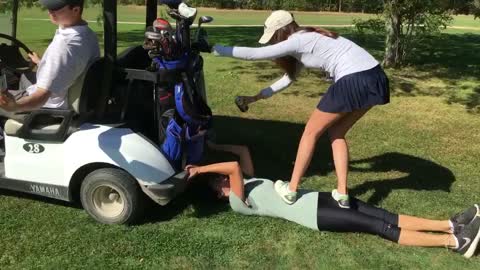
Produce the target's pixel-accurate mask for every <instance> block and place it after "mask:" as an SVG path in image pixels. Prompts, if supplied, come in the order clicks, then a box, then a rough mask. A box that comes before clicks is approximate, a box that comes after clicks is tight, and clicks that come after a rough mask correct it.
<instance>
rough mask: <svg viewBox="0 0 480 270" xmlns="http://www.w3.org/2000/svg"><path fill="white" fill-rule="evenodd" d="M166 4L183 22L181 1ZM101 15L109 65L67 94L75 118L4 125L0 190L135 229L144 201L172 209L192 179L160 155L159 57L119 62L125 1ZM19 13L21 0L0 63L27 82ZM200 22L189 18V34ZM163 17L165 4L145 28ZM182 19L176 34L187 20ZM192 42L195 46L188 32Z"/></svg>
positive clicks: (35, 116)
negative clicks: (78, 208)
mask: <svg viewBox="0 0 480 270" xmlns="http://www.w3.org/2000/svg"><path fill="white" fill-rule="evenodd" d="M167 2H168V4H169V6H170V8H171V10H173V11H174V13H175V14H177V15H178V10H175V8H178V5H179V4H180V3H181V1H167ZM103 8H104V10H103V18H104V22H103V23H104V41H105V45H104V57H102V58H101V59H99V60H97V61H96V62H94V63H93V64H92V65H91V66H90V67H89V68H88V70H85V72H84V74H83V75H82V76H81V77H80V78H78V80H77V81H76V82H75V83H74V85H73V86H72V87H71V88H70V89H69V92H68V103H69V105H70V109H69V110H57V109H41V110H37V111H33V112H30V113H23V114H17V115H15V117H13V118H12V119H8V120H7V121H6V123H5V126H4V137H5V157H4V159H3V162H1V163H0V188H3V189H9V190H15V191H21V192H27V193H32V194H36V195H41V196H46V197H51V198H55V199H59V200H65V201H72V202H74V201H81V203H82V205H83V207H84V209H85V210H86V211H87V213H88V214H89V215H91V216H92V217H93V218H94V219H95V220H97V221H98V222H102V223H107V224H129V223H134V222H135V221H137V220H138V218H139V217H141V216H142V214H143V210H144V203H145V199H148V198H149V199H151V200H153V201H155V202H156V203H158V204H160V205H165V204H167V203H168V202H170V201H171V200H172V199H173V198H175V196H176V195H178V194H179V193H180V192H182V191H183V190H184V188H185V186H186V182H185V173H184V172H183V170H182V167H180V168H175V166H173V165H172V164H171V161H169V160H168V159H167V158H166V157H165V154H164V152H163V151H162V149H161V145H162V140H163V139H164V138H163V136H162V124H161V120H162V119H161V117H162V115H161V114H160V113H161V112H159V111H158V107H159V106H158V95H157V94H158V93H156V91H157V90H156V89H158V87H155V82H156V81H157V80H159V78H158V77H159V75H158V73H156V72H150V71H145V69H146V68H147V67H149V66H150V64H151V61H152V60H151V57H149V55H148V54H147V51H146V50H144V49H143V48H142V46H136V47H132V48H129V49H127V50H126V51H125V52H124V53H122V54H121V55H119V56H118V57H117V49H116V46H117V31H116V23H117V16H116V15H117V14H116V9H117V1H116V0H104V3H103ZM17 10H18V0H13V13H12V14H13V15H14V16H13V19H12V31H11V33H12V34H11V35H5V34H1V35H0V38H2V39H4V40H7V41H10V43H9V44H5V43H4V44H1V45H0V59H1V64H2V68H3V70H8V71H10V73H15V74H17V75H19V74H21V73H23V72H25V71H27V70H29V69H30V66H29V63H28V62H27V61H26V60H25V59H24V58H23V57H22V55H21V54H20V53H19V48H21V49H23V50H25V51H27V52H29V51H30V50H29V49H28V48H27V47H26V46H25V45H24V44H23V43H21V42H20V41H18V40H17V39H16V38H15V33H16V13H17ZM194 15H196V14H189V15H188V16H191V17H190V18H188V19H189V21H190V23H189V24H188V25H187V27H186V29H187V30H188V32H189V28H188V26H189V25H190V24H191V21H193V18H194ZM156 16H157V0H148V1H147V14H146V26H149V25H151V24H152V22H153V21H154V20H155V18H156ZM176 19H177V20H178V21H177V26H178V23H179V22H180V23H182V22H183V23H184V21H182V20H184V19H186V18H184V17H182V16H181V15H179V17H178V18H176ZM208 21H211V18H208V17H202V18H200V22H208ZM186 38H188V39H184V42H186V41H188V43H190V39H189V38H190V37H189V33H188V36H187V37H186ZM141 42H143V40H139V43H141ZM188 48H190V44H188ZM189 57H190V59H193V60H189V61H188V62H189V64H190V63H195V64H196V65H199V63H198V62H199V61H200V60H201V57H200V55H199V51H197V52H196V53H190V54H189ZM195 59H196V60H195ZM200 64H202V67H203V62H201V63H200ZM192 65H193V64H192ZM185 69H186V70H187V71H188V69H189V67H186V68H185ZM189 74H193V75H195V76H196V77H195V78H193V80H194V81H195V83H196V84H198V85H199V87H198V89H197V91H198V92H200V93H201V95H202V97H203V98H205V87H204V83H203V73H202V69H201V68H200V69H197V70H196V71H195V72H191V73H189ZM193 75H192V76H193ZM152 85H153V87H152ZM152 92H153V93H152ZM152 94H153V95H152ZM152 96H154V98H152ZM127 101H128V102H127ZM183 165H184V164H182V166H183ZM145 195H146V196H145Z"/></svg>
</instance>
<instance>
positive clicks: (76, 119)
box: [4, 58, 104, 142]
mask: <svg viewBox="0 0 480 270" xmlns="http://www.w3.org/2000/svg"><path fill="white" fill-rule="evenodd" d="M103 65H104V60H103V58H99V59H97V60H95V61H94V62H93V63H92V64H91V65H90V66H89V67H88V68H87V69H86V71H85V72H84V73H83V74H81V75H80V76H79V77H78V78H77V80H76V81H75V82H74V83H73V85H72V86H71V87H70V88H69V89H68V93H67V102H68V106H69V109H47V108H42V109H39V110H35V111H32V112H29V113H20V114H16V115H15V117H14V118H12V119H8V120H7V122H6V123H5V127H4V130H5V134H7V135H8V136H13V137H19V138H24V139H32V140H48V141H54V142H62V141H64V140H65V139H66V138H67V137H68V136H69V135H70V134H71V133H72V132H73V131H75V130H76V128H77V127H78V126H79V125H80V124H82V122H84V121H85V120H86V119H87V118H88V117H89V116H90V115H91V114H92V112H93V110H94V108H95V105H96V101H97V100H98V97H99V95H100V89H101V84H102V76H103Z"/></svg>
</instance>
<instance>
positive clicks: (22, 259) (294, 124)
mask: <svg viewBox="0 0 480 270" xmlns="http://www.w3.org/2000/svg"><path fill="white" fill-rule="evenodd" d="M22 12H25V13H22V16H23V18H26V17H27V15H28V12H32V13H33V12H37V13H38V14H40V13H39V12H38V11H29V10H26V11H22ZM124 13H125V12H124V11H122V15H121V16H122V17H126V16H127V15H126V14H124ZM92 14H93V13H92ZM246 14H258V15H250V16H252V19H251V21H252V22H253V21H254V20H257V19H258V18H257V19H255V18H256V16H260V15H261V14H262V13H254V12H253V13H243V15H242V16H244V15H245V16H246ZM28 16H30V15H28ZM92 16H93V15H92ZM128 16H132V17H131V18H132V19H134V16H137V15H135V11H132V10H129V15H128ZM139 16H140V15H139ZM239 16H240V15H239ZM225 17H228V16H225ZM232 17H234V16H232ZM136 18H139V17H136ZM220 21H221V20H220ZM218 23H220V22H218ZM332 23H333V22H332ZM91 25H92V27H94V28H95V30H97V31H98V32H99V33H101V29H100V28H99V27H98V26H97V25H95V24H91ZM20 27H21V29H22V30H21V31H20V36H19V37H20V39H21V40H22V41H25V43H26V44H27V45H29V46H31V47H32V48H34V49H35V50H37V51H40V52H42V51H43V50H44V49H45V47H46V45H47V44H48V42H49V40H50V38H51V35H52V34H53V32H54V30H55V27H54V26H52V25H51V24H50V23H49V22H44V21H25V20H23V21H21V22H20ZM339 30H340V31H341V33H342V34H345V35H346V36H348V37H349V38H352V39H353V40H355V41H356V42H358V43H359V44H361V45H362V46H364V47H365V48H366V49H367V50H369V51H370V52H371V53H372V54H373V55H375V57H377V58H378V59H380V58H381V57H382V51H383V41H382V37H380V36H376V35H372V34H370V35H367V36H359V35H356V34H354V33H352V32H351V30H350V29H339ZM208 31H209V34H210V39H211V40H212V41H215V42H219V43H223V44H242V45H256V43H255V42H256V39H257V37H258V36H259V34H260V33H261V31H262V29H261V28H251V27H236V28H211V29H208ZM142 36H143V33H142V27H141V26H138V25H120V26H119V46H120V47H121V48H126V47H128V46H131V45H134V44H138V43H140V42H141V41H142ZM478 44H480V36H479V35H478V33H477V34H466V33H456V34H447V33H443V34H440V35H437V36H432V37H430V38H429V39H427V40H425V41H422V42H421V46H417V48H415V51H414V52H415V53H414V54H413V57H412V58H411V59H410V60H411V63H412V64H411V65H410V66H408V67H406V68H404V69H402V70H387V72H388V73H389V76H390V78H391V80H392V87H393V97H392V102H391V104H388V105H386V106H380V107H377V108H375V109H373V110H372V111H371V112H369V113H368V114H367V115H366V116H365V118H364V119H362V120H361V121H360V122H359V123H358V125H357V126H356V127H355V128H354V129H353V130H352V132H351V133H350V134H349V136H348V139H349V143H350V147H351V159H352V162H351V174H350V178H349V181H350V187H351V193H352V194H354V195H355V196H358V197H359V198H361V199H363V200H365V201H368V202H370V203H374V204H376V205H378V206H381V207H385V208H387V209H390V210H394V211H398V212H401V213H405V214H412V215H418V216H423V217H427V218H435V219H444V218H447V217H449V216H450V215H452V214H453V213H455V212H457V211H460V210H462V209H463V208H465V207H466V206H469V205H470V204H472V203H473V202H478V198H479V197H478V191H479V190H480V170H479V169H478V157H479V156H480V134H479V132H478V130H479V129H478V127H479V126H480V118H479V117H478V114H476V113H473V112H474V111H475V108H478V104H479V103H478V100H479V99H480V98H478V97H479V96H480V92H479V91H478V88H476V87H478V85H479V84H478V83H479V82H478V80H479V78H480V76H479V75H480V74H479V70H480V69H479V68H480V66H479V65H480V64H479V63H480V61H479V60H480V59H479V56H478V53H477V52H478V46H479V45H478ZM119 51H121V50H119ZM204 56H205V68H206V69H205V74H206V81H207V86H208V99H209V103H210V105H211V107H212V109H213V111H214V114H215V115H216V119H215V122H214V124H215V128H216V131H217V134H218V141H219V142H224V143H227V142H228V143H238V144H246V145H248V146H249V147H250V149H251V152H252V154H253V159H254V162H255V166H256V169H257V174H258V176H261V177H267V178H271V179H277V178H282V179H287V178H288V177H289V174H290V173H291V170H292V163H293V159H294V158H295V152H296V148H297V144H298V140H299V138H300V136H301V133H302V130H303V127H304V123H305V121H306V119H307V118H308V115H309V114H310V113H311V111H312V110H313V108H314V107H315V105H316V104H317V102H318V100H319V98H320V97H321V95H322V93H324V92H325V90H326V88H327V87H328V83H327V82H325V81H324V80H323V77H322V75H321V74H318V73H316V72H311V71H310V72H307V73H304V75H303V76H302V77H301V78H300V79H299V81H298V82H297V83H296V84H295V85H293V86H292V87H291V88H290V89H288V90H286V91H284V92H282V93H280V94H278V95H276V96H275V97H273V98H272V99H269V100H264V101H260V102H259V103H258V104H255V105H254V106H252V107H251V110H250V111H249V112H248V113H240V112H238V110H237V109H236V108H235V106H234V105H233V102H232V101H233V98H234V96H235V95H238V94H253V93H256V92H257V91H258V90H259V89H261V88H263V87H265V86H266V85H268V84H269V83H270V82H272V81H273V80H275V78H277V77H278V76H279V75H280V72H279V71H278V69H276V68H274V67H273V66H272V64H271V63H269V62H243V61H238V60H234V59H229V58H216V57H213V56H211V55H204ZM475 93H476V94H475ZM475 100H477V101H475ZM448 102H450V103H451V104H448ZM469 104H470V105H469ZM475 104H476V105H475ZM469 106H470V107H471V108H470V107H469ZM469 108H470V109H469ZM468 110H470V111H471V112H472V113H469V112H468ZM329 147H330V146H329V145H328V143H327V140H326V138H322V139H321V140H320V142H319V144H318V146H317V149H316V154H315V158H314V160H313V163H312V165H311V166H310V169H309V171H308V172H307V175H306V177H305V179H304V182H303V184H302V185H303V187H304V188H312V189H316V190H330V189H331V188H333V187H334V185H335V175H334V171H333V165H332V158H331V154H330V152H331V150H330V148H329ZM0 194H1V195H0V243H2V245H0V268H1V269H92V268H93V269H109V268H113V267H115V268H120V269H132V268H143V269H159V268H160V269H162V268H169V269H180V268H181V269H184V268H188V269H190V268H204V269H211V268H234V269H236V268H253V269H264V268H266V269H276V268H280V269H290V268H308V269H332V268H340V269H385V268H395V269H412V268H415V269H479V267H480V258H479V257H475V258H473V259H472V260H465V259H463V258H462V257H461V256H459V255H457V254H454V253H452V252H450V251H448V250H446V249H444V248H431V249H427V248H412V247H400V246H398V245H396V244H393V243H389V242H387V241H385V240H383V239H380V238H378V237H374V236H370V235H364V234H340V233H327V232H320V233H319V232H315V231H311V230H309V229H306V228H303V227H301V226H299V225H296V224H293V223H289V222H287V221H283V220H278V219H271V218H265V217H247V216H241V215H237V214H235V213H233V212H232V211H231V210H229V209H228V207H227V206H226V205H218V204H212V203H209V202H206V201H203V200H202V198H201V197H198V196H196V195H195V194H194V191H190V192H189V193H186V194H185V195H184V196H182V197H180V198H178V200H176V201H174V202H173V203H172V204H170V205H169V206H167V207H155V208H153V209H152V210H151V211H150V215H149V216H148V217H147V219H146V220H145V222H144V223H143V224H140V225H138V226H132V227H125V226H106V225H101V224H97V223H95V222H94V221H93V220H92V219H91V218H89V217H88V216H87V214H86V213H85V212H84V211H83V210H82V209H79V208H77V207H74V206H73V205H70V204H65V203H60V202H57V201H53V200H44V199H41V198H37V197H32V196H28V195H21V194H18V193H11V192H7V191H0Z"/></svg>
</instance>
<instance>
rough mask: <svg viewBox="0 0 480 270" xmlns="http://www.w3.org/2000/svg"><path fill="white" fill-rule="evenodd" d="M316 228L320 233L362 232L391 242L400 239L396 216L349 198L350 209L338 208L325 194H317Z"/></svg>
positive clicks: (327, 194) (335, 202)
mask: <svg viewBox="0 0 480 270" xmlns="http://www.w3.org/2000/svg"><path fill="white" fill-rule="evenodd" d="M317 226H318V229H319V230H320V231H332V232H362V233H370V234H374V235H378V236H381V237H383V238H385V239H388V240H390V241H393V242H398V239H399V238H400V228H399V227H398V215H397V214H393V213H390V212H388V211H386V210H384V209H381V208H377V207H373V206H371V205H368V204H366V203H364V202H362V201H360V200H358V199H355V198H352V197H350V209H345V208H340V207H339V206H338V203H337V201H335V200H334V199H333V198H332V195H331V194H330V193H327V192H319V193H318V210H317Z"/></svg>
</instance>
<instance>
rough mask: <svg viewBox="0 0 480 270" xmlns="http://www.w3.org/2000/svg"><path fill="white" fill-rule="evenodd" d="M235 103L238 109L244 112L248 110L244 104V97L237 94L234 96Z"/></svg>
mask: <svg viewBox="0 0 480 270" xmlns="http://www.w3.org/2000/svg"><path fill="white" fill-rule="evenodd" d="M235 104H236V105H237V107H238V109H239V110H240V111H241V112H246V111H248V105H247V104H246V102H245V99H244V98H243V97H239V96H237V97H236V98H235Z"/></svg>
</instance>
